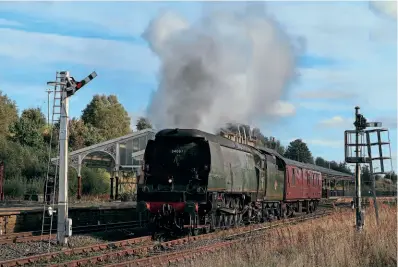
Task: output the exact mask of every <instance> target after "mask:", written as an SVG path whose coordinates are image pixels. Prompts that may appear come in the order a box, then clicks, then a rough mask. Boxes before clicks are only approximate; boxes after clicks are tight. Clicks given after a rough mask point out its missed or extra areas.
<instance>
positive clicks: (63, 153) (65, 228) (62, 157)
mask: <svg viewBox="0 0 398 267" xmlns="http://www.w3.org/2000/svg"><path fill="white" fill-rule="evenodd" d="M96 76H97V73H96V72H95V71H94V72H92V73H91V74H90V75H88V76H87V77H86V78H85V79H83V80H81V81H79V82H76V81H75V79H74V78H73V77H71V76H70V75H69V72H68V71H61V72H59V80H58V81H55V82H47V85H54V86H55V88H57V86H59V87H60V90H61V92H60V93H61V99H60V100H61V101H60V102H61V104H60V106H61V114H60V132H59V187H58V211H57V213H58V223H57V242H58V244H61V245H66V244H67V243H68V238H67V237H68V236H70V235H71V233H72V232H71V231H72V230H71V229H72V220H71V219H69V218H68V120H69V97H71V96H72V95H74V94H75V93H76V92H77V91H78V90H79V89H81V88H82V87H83V86H84V85H86V84H87V83H88V82H90V81H91V80H93V79H94V78H95V77H96ZM55 90H56V89H55Z"/></svg>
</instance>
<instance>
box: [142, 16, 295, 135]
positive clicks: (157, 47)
mask: <svg viewBox="0 0 398 267" xmlns="http://www.w3.org/2000/svg"><path fill="white" fill-rule="evenodd" d="M144 38H145V39H146V40H147V41H148V42H149V44H150V46H151V49H152V50H153V51H154V52H155V53H156V54H157V55H158V57H159V59H160V61H161V67H160V81H159V88H158V90H157V91H156V92H155V93H154V95H153V97H152V99H151V102H150V104H149V106H148V117H149V119H150V120H151V121H152V123H153V124H154V126H155V127H156V128H157V129H162V128H196V129H201V130H204V131H209V132H213V131H215V130H216V129H218V128H219V127H221V126H223V125H224V124H226V123H229V122H243V123H253V122H254V121H256V120H258V119H264V118H270V117H271V116H286V115H290V114H291V113H292V112H293V113H294V107H292V105H290V104H287V103H285V102H283V101H281V99H282V97H283V95H284V93H285V90H286V87H287V85H288V83H289V82H290V81H291V80H292V78H293V77H294V76H295V71H294V70H295V68H294V67H295V59H296V57H295V53H294V51H293V48H292V45H291V43H290V40H289V39H288V38H287V36H285V35H284V34H283V33H282V32H281V30H280V28H279V27H278V26H277V25H276V24H275V23H274V22H273V21H272V20H271V19H270V18H268V17H267V16H266V14H265V12H259V9H256V10H255V11H254V12H253V9H244V11H242V10H241V11H239V12H232V11H227V12H222V13H210V14H209V15H207V16H203V17H202V19H201V20H200V21H198V22H196V23H194V24H189V23H188V22H187V21H186V20H184V19H183V18H182V17H180V16H178V15H177V14H174V13H171V12H168V13H163V14H162V15H161V16H159V17H157V18H156V19H154V20H153V21H152V22H151V23H150V25H149V26H148V29H147V30H146V32H145V33H144ZM282 109H283V110H282Z"/></svg>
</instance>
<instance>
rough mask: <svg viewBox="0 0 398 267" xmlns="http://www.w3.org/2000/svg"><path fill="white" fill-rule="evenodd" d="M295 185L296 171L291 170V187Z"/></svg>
mask: <svg viewBox="0 0 398 267" xmlns="http://www.w3.org/2000/svg"><path fill="white" fill-rule="evenodd" d="M295 184H296V169H293V175H292V185H295Z"/></svg>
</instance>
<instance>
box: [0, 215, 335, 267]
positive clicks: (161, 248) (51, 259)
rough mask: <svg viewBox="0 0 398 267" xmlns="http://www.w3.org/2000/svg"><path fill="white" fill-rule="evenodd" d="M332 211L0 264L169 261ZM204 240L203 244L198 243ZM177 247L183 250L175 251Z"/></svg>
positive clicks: (58, 252)
mask: <svg viewBox="0 0 398 267" xmlns="http://www.w3.org/2000/svg"><path fill="white" fill-rule="evenodd" d="M331 213H332V212H331V211H324V212H320V213H316V214H309V215H304V216H299V217H296V218H292V219H287V220H284V221H276V222H271V223H264V224H256V225H249V226H243V227H238V228H231V229H228V230H225V231H217V232H214V233H210V234H204V235H199V236H188V237H184V238H179V239H175V240H171V241H166V242H161V243H159V242H154V241H152V240H151V237H150V236H144V237H140V238H133V239H127V240H123V241H118V242H112V243H105V244H98V245H94V246H87V247H82V248H75V249H68V250H64V251H57V252H52V253H47V254H41V255H34V256H31V257H25V258H20V259H13V260H8V261H3V262H0V267H9V266H21V265H24V266H51V267H56V266H94V265H96V266H98V265H100V266H101V265H106V264H110V263H112V264H114V265H112V266H135V265H139V266H148V265H153V264H154V263H153V262H152V261H155V262H156V263H157V262H162V261H166V260H167V262H169V261H170V259H171V260H172V259H173V258H174V257H176V258H179V257H182V255H183V254H184V253H188V251H189V248H190V249H192V246H193V245H194V244H196V246H197V249H199V250H200V251H205V250H207V249H212V246H215V247H217V246H220V245H219V244H218V243H220V244H221V243H223V242H230V241H226V239H228V238H229V239H231V238H233V239H236V238H238V237H243V236H247V235H252V234H253V233H256V232H260V231H263V230H266V229H271V228H275V227H282V226H285V225H288V224H293V223H298V222H301V221H304V220H309V219H314V218H318V217H322V216H326V215H329V214H331ZM203 243H205V244H206V245H205V246H203V245H201V244H203ZM209 243H211V245H209ZM217 244H218V245H217ZM177 249H180V250H181V251H185V252H175V250H177ZM181 253H182V254H181ZM159 254H161V255H159ZM185 256H186V254H185ZM149 263H150V264H149ZM162 264H163V263H162Z"/></svg>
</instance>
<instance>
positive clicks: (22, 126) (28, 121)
mask: <svg viewBox="0 0 398 267" xmlns="http://www.w3.org/2000/svg"><path fill="white" fill-rule="evenodd" d="M45 126H46V117H45V116H44V114H43V113H42V112H41V111H40V109H39V108H29V109H25V110H24V111H23V112H22V115H21V117H20V118H19V120H18V121H17V122H16V123H15V124H14V126H13V127H12V132H13V139H14V140H15V141H17V142H19V143H20V144H21V145H23V146H32V147H42V146H43V144H44V138H43V131H44V128H45Z"/></svg>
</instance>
